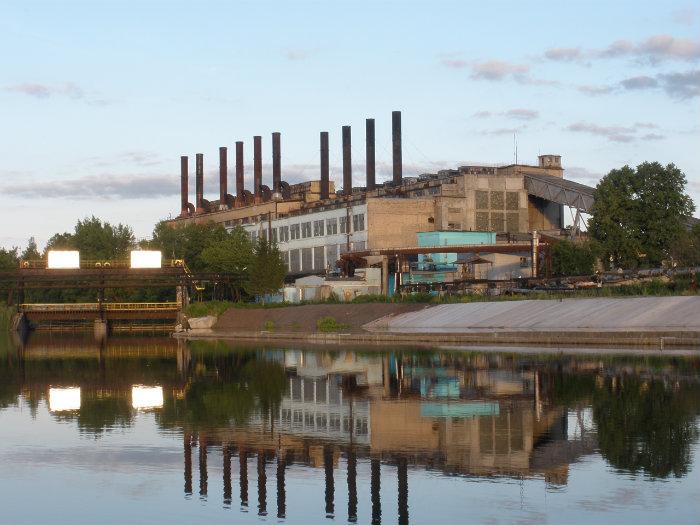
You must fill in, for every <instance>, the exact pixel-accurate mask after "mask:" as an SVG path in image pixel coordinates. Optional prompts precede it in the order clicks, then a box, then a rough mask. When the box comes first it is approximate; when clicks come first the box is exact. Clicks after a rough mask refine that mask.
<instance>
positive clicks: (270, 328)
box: [263, 319, 275, 332]
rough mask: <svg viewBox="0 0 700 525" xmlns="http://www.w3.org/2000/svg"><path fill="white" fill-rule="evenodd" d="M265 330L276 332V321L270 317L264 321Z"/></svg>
mask: <svg viewBox="0 0 700 525" xmlns="http://www.w3.org/2000/svg"><path fill="white" fill-rule="evenodd" d="M263 330H266V331H268V332H274V331H275V322H274V321H271V320H270V319H268V320H267V321H265V322H264V323H263Z"/></svg>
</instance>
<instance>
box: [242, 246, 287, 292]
mask: <svg viewBox="0 0 700 525" xmlns="http://www.w3.org/2000/svg"><path fill="white" fill-rule="evenodd" d="M285 275H287V267H286V266H285V264H284V260H283V259H282V254H281V253H280V251H279V249H278V248H277V245H276V244H275V243H273V242H272V241H268V240H266V239H265V238H264V237H263V236H262V235H261V236H260V237H258V241H257V243H256V244H255V249H254V251H253V267H252V268H251V270H250V276H249V279H248V283H247V286H246V289H247V291H248V293H249V294H251V295H259V296H264V295H265V294H268V293H273V292H276V291H277V290H279V289H280V288H281V287H282V284H283V283H284V277H285Z"/></svg>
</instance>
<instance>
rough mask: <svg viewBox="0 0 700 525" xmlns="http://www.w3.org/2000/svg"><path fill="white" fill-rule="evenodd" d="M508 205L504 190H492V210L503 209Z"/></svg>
mask: <svg viewBox="0 0 700 525" xmlns="http://www.w3.org/2000/svg"><path fill="white" fill-rule="evenodd" d="M505 207H506V203H505V200H504V199H503V192H502V191H492V192H491V209H492V210H502V209H503V208H505Z"/></svg>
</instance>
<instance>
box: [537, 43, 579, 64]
mask: <svg viewBox="0 0 700 525" xmlns="http://www.w3.org/2000/svg"><path fill="white" fill-rule="evenodd" d="M544 56H545V58H547V59H549V60H554V61H557V62H575V61H579V60H582V59H583V51H581V48H578V47H553V48H551V49H547V50H546V51H545V52H544Z"/></svg>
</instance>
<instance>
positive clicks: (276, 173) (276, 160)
mask: <svg viewBox="0 0 700 525" xmlns="http://www.w3.org/2000/svg"><path fill="white" fill-rule="evenodd" d="M280 136H281V135H280V133H279V132H274V133H273V134H272V191H273V192H275V193H279V191H280V189H281V188H280V186H281V183H282V166H281V153H280Z"/></svg>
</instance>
